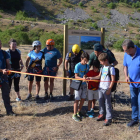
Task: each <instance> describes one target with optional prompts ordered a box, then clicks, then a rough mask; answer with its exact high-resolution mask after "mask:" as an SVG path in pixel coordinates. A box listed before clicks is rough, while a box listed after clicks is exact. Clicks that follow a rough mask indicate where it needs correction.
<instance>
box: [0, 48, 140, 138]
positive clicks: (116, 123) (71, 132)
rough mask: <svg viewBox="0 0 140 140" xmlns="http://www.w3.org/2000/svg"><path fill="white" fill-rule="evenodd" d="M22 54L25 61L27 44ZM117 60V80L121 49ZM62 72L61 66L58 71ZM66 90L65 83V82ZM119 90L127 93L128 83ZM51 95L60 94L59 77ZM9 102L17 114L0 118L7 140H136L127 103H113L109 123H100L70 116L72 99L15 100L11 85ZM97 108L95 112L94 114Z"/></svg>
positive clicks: (24, 92)
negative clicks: (130, 127) (112, 118)
mask: <svg viewBox="0 0 140 140" xmlns="http://www.w3.org/2000/svg"><path fill="white" fill-rule="evenodd" d="M20 49H21V51H22V58H23V59H24V62H25V56H26V54H27V53H28V50H29V49H30V47H28V48H27V47H25V46H24V47H20ZM115 55H116V58H117V60H118V62H119V64H118V66H117V67H118V68H119V69H120V74H121V77H120V80H121V81H124V74H123V72H122V61H123V53H122V52H115ZM58 75H59V76H62V66H61V68H60V70H59V73H58ZM67 91H68V86H67ZM118 91H124V92H125V93H126V94H129V87H128V85H127V84H121V85H120V86H119V87H118ZM27 93H28V91H27V79H24V75H22V77H21V82H20V94H21V97H22V99H23V100H24V99H25V98H26V96H27ZM32 93H33V95H35V85H34V86H33V91H32ZM54 95H55V96H57V97H59V98H64V97H61V95H62V80H59V79H57V80H55V88H54ZM40 96H44V88H43V81H41V90H40ZM1 101H2V99H0V109H1V114H5V108H4V107H3V103H2V102H1ZM11 102H12V106H13V110H14V111H15V112H16V113H17V114H18V116H17V117H8V116H4V117H2V118H0V139H1V138H8V139H9V140H46V139H74V140H75V139H95V140H114V139H115V140H116V139H119V140H128V139H131V140H138V139H140V136H139V135H138V131H137V129H138V128H137V127H134V128H132V129H129V128H127V127H126V123H127V122H128V121H129V119H130V118H131V108H130V105H129V106H127V105H123V104H116V107H115V108H114V111H113V114H114V120H113V123H112V125H111V126H109V127H103V126H102V122H96V118H94V119H89V118H86V119H83V121H82V122H80V123H77V122H75V121H74V120H73V119H72V114H73V101H70V102H67V101H64V100H62V101H60V100H59V99H58V98H57V99H56V101H55V102H48V103H36V102H35V101H31V102H26V105H25V102H21V103H16V102H15V94H14V90H13V88H12V91H11ZM86 106H87V101H86V102H85V104H84V108H83V109H84V111H85V109H86V108H87V107H86ZM97 115H98V112H97V111H96V112H95V117H97Z"/></svg>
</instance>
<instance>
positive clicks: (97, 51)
mask: <svg viewBox="0 0 140 140" xmlns="http://www.w3.org/2000/svg"><path fill="white" fill-rule="evenodd" d="M93 48H94V53H95V55H96V56H97V57H98V56H99V55H100V54H101V53H102V51H103V47H102V45H101V44H99V43H96V44H94V46H93Z"/></svg>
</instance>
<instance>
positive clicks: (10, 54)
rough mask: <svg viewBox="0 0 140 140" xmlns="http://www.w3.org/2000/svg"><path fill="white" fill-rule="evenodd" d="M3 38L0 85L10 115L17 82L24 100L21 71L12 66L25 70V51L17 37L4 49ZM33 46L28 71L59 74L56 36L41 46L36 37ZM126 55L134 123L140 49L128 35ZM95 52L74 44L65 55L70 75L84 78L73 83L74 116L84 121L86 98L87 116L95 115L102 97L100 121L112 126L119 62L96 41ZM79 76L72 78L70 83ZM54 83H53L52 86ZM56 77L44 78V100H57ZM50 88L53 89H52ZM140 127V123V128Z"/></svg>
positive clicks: (138, 112) (139, 103)
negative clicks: (42, 47) (76, 87)
mask: <svg viewBox="0 0 140 140" xmlns="http://www.w3.org/2000/svg"><path fill="white" fill-rule="evenodd" d="M1 47H2V43H1V41H0V86H1V91H2V98H3V100H4V105H5V108H6V112H7V115H12V116H16V114H15V113H14V112H13V111H12V107H11V105H10V95H9V94H10V89H11V85H12V82H14V90H15V93H16V96H17V97H16V101H21V95H20V88H19V82H20V76H21V75H20V74H17V73H10V72H9V71H8V70H14V71H22V69H23V67H24V64H23V61H22V58H21V52H20V50H19V49H17V43H16V40H15V39H10V41H9V49H8V50H6V51H3V50H2V49H1ZM32 47H33V49H32V50H31V51H30V52H29V53H28V55H27V59H26V62H25V69H26V72H28V73H33V74H41V75H47V76H56V75H57V72H58V69H59V66H60V65H61V64H62V56H61V54H60V52H59V50H57V49H56V48H55V42H54V40H53V39H48V40H47V41H46V47H45V48H44V49H42V50H41V42H40V41H38V40H37V41H34V42H33V43H32ZM122 48H123V50H124V52H125V55H124V61H123V66H124V74H125V77H126V81H127V82H128V84H129V85H130V94H131V107H132V120H131V121H130V122H129V123H128V124H127V126H128V127H132V126H134V125H135V124H138V123H139V121H140V84H139V83H129V82H140V62H139V60H140V49H139V48H138V47H137V46H136V45H134V43H133V41H131V40H129V39H126V40H124V42H123V44H122ZM93 49H94V50H93V52H92V53H91V54H90V55H89V54H88V53H87V52H86V51H84V50H82V49H81V48H80V46H79V45H77V44H74V45H73V46H72V49H71V50H70V52H68V53H67V55H66V57H65V63H64V65H65V70H66V74H67V76H68V77H70V78H76V79H79V80H81V83H80V85H79V89H78V90H74V88H73V87H72V86H70V92H69V99H68V100H73V99H75V101H74V113H73V116H72V118H73V119H74V120H75V121H78V122H79V121H82V118H84V117H85V115H84V114H83V113H82V111H81V110H82V107H83V104H84V101H85V99H86V98H87V99H88V107H87V113H86V116H87V117H89V118H93V117H94V107H95V103H96V101H97V100H98V101H99V115H98V117H97V121H102V120H104V123H103V125H104V126H108V125H110V124H111V123H112V117H113V115H112V104H111V92H112V88H113V85H114V81H115V68H114V67H115V66H116V65H117V64H118V62H117V60H116V58H115V56H114V54H113V53H112V52H111V51H110V50H109V49H106V48H105V47H104V46H103V45H101V44H99V43H96V44H94V46H93ZM42 59H44V60H45V66H44V67H42ZM25 77H28V95H27V98H26V100H29V99H30V98H32V85H33V80H34V76H32V75H26V76H25ZM35 81H36V97H35V99H36V100H38V99H40V96H39V91H40V81H41V77H40V76H35ZM73 81H75V82H76V80H70V84H72V83H73ZM48 85H50V87H48ZM53 88H54V78H47V77H45V78H44V91H45V94H44V100H48V99H49V98H50V100H53ZM48 90H49V91H48ZM138 130H139V131H140V126H139V129H138Z"/></svg>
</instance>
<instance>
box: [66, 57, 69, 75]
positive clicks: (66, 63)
mask: <svg viewBox="0 0 140 140" xmlns="http://www.w3.org/2000/svg"><path fill="white" fill-rule="evenodd" d="M68 63H69V61H68V60H66V59H65V70H66V74H67V76H69V72H68Z"/></svg>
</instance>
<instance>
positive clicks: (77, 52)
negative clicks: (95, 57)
mask: <svg viewBox="0 0 140 140" xmlns="http://www.w3.org/2000/svg"><path fill="white" fill-rule="evenodd" d="M82 53H83V50H81V48H80V47H79V45H78V44H74V45H73V46H72V49H71V51H70V52H68V53H67V55H66V58H65V70H66V73H67V76H69V77H74V76H75V73H74V69H75V65H76V64H77V63H79V62H80V61H81V54H82ZM68 64H69V68H68ZM71 81H72V80H70V83H71ZM73 92H74V89H72V88H70V96H69V99H68V100H69V101H70V100H73V98H74V95H73Z"/></svg>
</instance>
